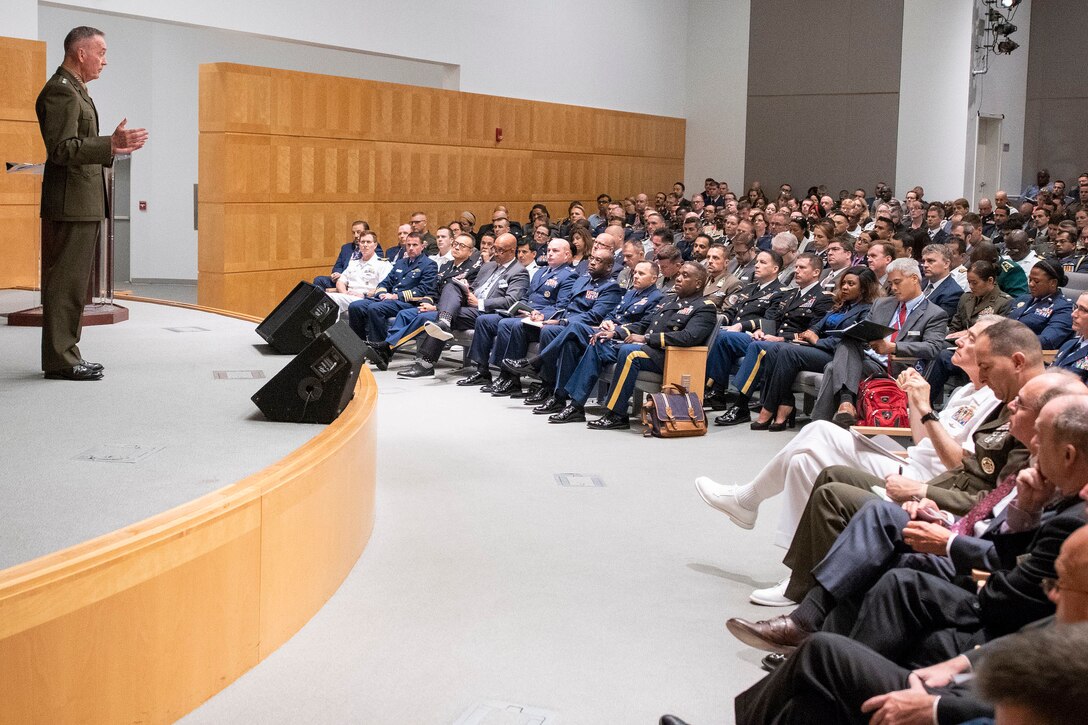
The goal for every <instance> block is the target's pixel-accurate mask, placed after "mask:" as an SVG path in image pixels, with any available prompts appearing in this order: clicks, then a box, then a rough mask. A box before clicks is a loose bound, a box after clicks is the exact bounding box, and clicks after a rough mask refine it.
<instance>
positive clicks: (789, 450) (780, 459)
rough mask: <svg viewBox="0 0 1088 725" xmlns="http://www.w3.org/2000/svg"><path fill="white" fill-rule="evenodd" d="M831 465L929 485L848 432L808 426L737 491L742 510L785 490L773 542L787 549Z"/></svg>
mask: <svg viewBox="0 0 1088 725" xmlns="http://www.w3.org/2000/svg"><path fill="white" fill-rule="evenodd" d="M829 466H849V467H852V468H857V469H860V470H863V471H865V472H867V473H870V474H872V475H874V476H877V477H879V478H881V479H883V478H884V477H885V476H887V475H888V474H890V473H898V472H899V470H900V468H902V470H903V475H904V476H907V477H908V478H913V479H915V480H927V479H929V478H930V474H929V473H928V472H926V471H922V470H921V469H917V468H915V467H914V465H913V464H912V463H910V462H908V461H907V460H896V459H894V458H891V457H890V456H886V455H883V454H880V453H876V452H875V451H873V450H872V449H871V448H869V447H867V446H865V445H864V444H863V443H861V442H860V441H859V440H858V439H857V438H856V437H855V436H854V435H853V434H852V433H851V432H850V431H848V430H843V429H842V428H840V427H839V426H837V425H835V424H834V423H831V422H829V421H826V420H817V421H813V422H812V423H809V424H808V425H806V426H805V427H804V428H802V429H801V432H800V433H798V434H797V435H796V436H794V437H793V439H792V440H791V441H790V442H789V443H787V444H786V445H785V446H784V447H783V448H782V450H781V451H779V452H778V453H777V454H776V455H775V457H774V458H772V459H771V461H770V463H768V464H767V465H766V466H764V467H763V470H762V471H760V472H759V473H758V474H757V475H756V477H755V478H754V479H752V481H751V483H748V484H747V485H745V486H742V487H740V488H738V489H737V490H736V492H735V493H736V495H737V498H738V499H739V500H740V502H741V505H743V506H744V507H745V508H749V509H754V508H756V507H758V506H759V504H760V503H762V502H763V501H766V500H767V499H769V498H771V497H772V496H777V495H778V494H780V493H782V492H783V491H785V493H786V503H785V505H784V506H783V507H782V511H781V513H780V514H779V516H778V532H777V533H776V534H775V539H774V543H775V544H777V545H778V546H781V547H782V548H789V545H790V542H791V541H793V535H794V532H796V531H797V526H798V524H799V522H800V520H801V516H802V514H803V513H804V511H805V505H806V504H807V503H808V499H809V496H810V495H811V493H812V485H813V482H814V481H815V480H816V477H817V476H818V475H819V474H820V471H822V470H824V469H825V468H827V467H829Z"/></svg>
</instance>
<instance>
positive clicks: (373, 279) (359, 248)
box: [315, 230, 393, 313]
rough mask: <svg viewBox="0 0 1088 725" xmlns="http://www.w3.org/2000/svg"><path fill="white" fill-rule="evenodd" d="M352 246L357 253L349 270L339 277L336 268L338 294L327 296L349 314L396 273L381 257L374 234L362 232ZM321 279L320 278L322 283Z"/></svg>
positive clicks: (329, 293) (346, 267) (352, 257)
mask: <svg viewBox="0 0 1088 725" xmlns="http://www.w3.org/2000/svg"><path fill="white" fill-rule="evenodd" d="M360 231H361V230H360ZM351 246H352V248H353V249H354V251H353V252H352V254H351V258H350V259H349V260H348V263H347V266H345V267H344V268H342V269H341V271H340V273H339V274H337V273H336V272H335V268H334V272H333V273H334V274H335V275H336V281H335V282H334V283H333V285H334V287H333V289H334V290H335V291H329V292H326V294H327V295H328V296H329V297H330V298H331V299H332V301H333V302H335V303H336V306H337V307H339V308H340V312H341V313H343V312H345V311H347V309H348V307H349V306H350V305H351V303H352V302H355V301H357V300H360V299H362V298H364V297H367V296H368V295H370V294H371V293H373V292H374V290H375V289H377V288H378V283H379V282H381V281H382V280H383V279H385V277H386V275H388V274H389V272H390V271H391V270H392V269H393V265H391V264H390V263H389V262H387V261H386V260H384V259H382V258H381V257H379V256H378V255H377V250H378V238H377V236H376V235H375V234H374V232H369V231H367V232H363V231H361V233H360V235H359V237H358V238H357V239H356V240H355V241H354V242H352V243H351ZM320 279H321V278H320V277H319V278H318V280H320ZM330 279H331V277H330ZM316 283H317V282H316V281H315V284H316ZM318 286H320V285H318Z"/></svg>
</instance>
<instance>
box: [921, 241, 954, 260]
mask: <svg viewBox="0 0 1088 725" xmlns="http://www.w3.org/2000/svg"><path fill="white" fill-rule="evenodd" d="M927 254H936V255H939V256H941V257H943V258H944V261H946V262H951V261H952V250H951V249H949V248H948V245H947V244H927V245H926V246H925V247H924V248H923V249H922V256H923V257H924V256H925V255H927Z"/></svg>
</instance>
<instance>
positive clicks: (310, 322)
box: [257, 282, 337, 355]
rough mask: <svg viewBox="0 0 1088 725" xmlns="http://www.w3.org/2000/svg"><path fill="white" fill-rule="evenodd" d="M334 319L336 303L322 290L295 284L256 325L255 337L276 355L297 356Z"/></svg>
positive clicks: (307, 284)
mask: <svg viewBox="0 0 1088 725" xmlns="http://www.w3.org/2000/svg"><path fill="white" fill-rule="evenodd" d="M336 315H337V308H336V303H335V302H333V301H332V300H330V299H329V296H328V295H326V294H325V291H324V290H322V289H321V288H320V287H317V286H315V285H312V284H310V283H309V282H299V283H298V285H297V286H296V287H295V288H294V289H293V290H291V294H289V295H287V296H286V297H284V298H283V301H282V302H280V303H279V304H278V305H276V309H274V310H272V313H271V314H269V315H268V317H266V318H264V322H262V323H261V324H259V325H257V334H258V335H260V336H261V337H263V338H264V339H265V342H267V343H268V344H269V345H271V346H272V347H273V348H275V349H276V352H280V353H283V354H285V355H297V354H298V353H300V352H302V348H304V347H306V346H307V345H309V344H310V343H311V342H313V341H314V338H316V337H317V336H318V335H320V334H321V333H322V332H323V331H325V330H327V329H329V328H330V327H331V326H332V323H334V322H336Z"/></svg>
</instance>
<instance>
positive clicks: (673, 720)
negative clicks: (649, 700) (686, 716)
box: [657, 715, 688, 725]
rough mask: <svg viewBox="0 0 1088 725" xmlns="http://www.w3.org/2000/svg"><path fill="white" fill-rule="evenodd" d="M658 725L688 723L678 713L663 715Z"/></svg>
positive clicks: (685, 724) (681, 724)
mask: <svg viewBox="0 0 1088 725" xmlns="http://www.w3.org/2000/svg"><path fill="white" fill-rule="evenodd" d="M657 725H688V724H687V722H686V721H685V720H681V719H680V718H678V717H676V715H662V716H661V719H660V720H658V721H657Z"/></svg>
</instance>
